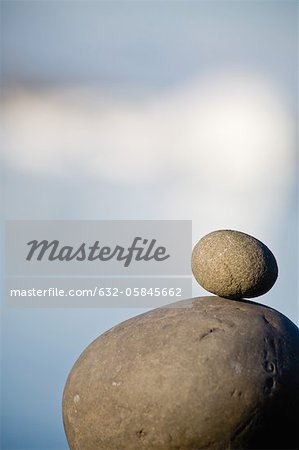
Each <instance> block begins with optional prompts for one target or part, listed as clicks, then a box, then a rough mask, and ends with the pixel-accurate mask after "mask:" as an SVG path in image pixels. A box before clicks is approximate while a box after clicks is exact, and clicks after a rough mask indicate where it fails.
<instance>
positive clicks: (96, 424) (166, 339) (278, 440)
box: [63, 296, 299, 450]
mask: <svg viewBox="0 0 299 450" xmlns="http://www.w3.org/2000/svg"><path fill="white" fill-rule="evenodd" d="M298 352H299V331H298V328H297V327H296V326H295V325H294V324H293V323H292V322H290V320H288V319H287V318H286V317H285V316H283V315H282V314H280V313H279V312H277V311H275V310H273V309H270V308H267V307H265V306H262V305H259V304H257V303H253V302H249V301H242V302H239V301H235V300H227V299H223V298H219V297H214V296H213V297H201V298H195V299H190V300H185V301H182V302H179V303H176V304H173V305H170V307H163V308H160V309H156V310H153V311H150V312H148V313H146V314H143V315H141V316H137V317H135V318H132V319H130V320H127V321H126V322H123V323H121V324H119V325H117V326H116V327H114V328H112V329H111V330H109V331H107V332H106V333H104V334H103V335H102V336H100V337H98V338H97V339H96V340H95V341H94V342H93V343H92V344H91V345H90V346H89V347H87V349H86V350H85V351H84V352H83V353H82V355H81V356H80V358H79V359H78V361H77V362H76V363H75V365H74V367H73V369H72V371H71V373H70V375H69V378H68V380H67V383H66V387H65V391H64V397H63V417H64V425H65V431H66V434H67V439H68V442H69V446H70V448H71V450H142V449H147V450H175V449H176V450H178V449H179V450H200V449H211V450H212V449H214V450H216V449H217V450H225V449H271V450H273V449H295V448H298V426H297V425H298V424H297V418H298V413H297V404H298V389H299V355H298Z"/></svg>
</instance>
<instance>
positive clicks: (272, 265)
mask: <svg viewBox="0 0 299 450" xmlns="http://www.w3.org/2000/svg"><path fill="white" fill-rule="evenodd" d="M192 271H193V274H194V277H195V278H196V280H197V282H198V283H199V284H200V285H201V286H202V287H203V288H204V289H206V290H207V291H209V292H211V293H213V294H215V295H218V296H220V297H226V298H231V299H241V298H253V297H258V296H260V295H263V294H265V293H266V292H268V291H269V290H270V289H271V288H272V286H273V285H274V283H275V281H276V279H277V276H278V267H277V263H276V259H275V257H274V255H273V253H272V252H271V251H270V250H269V248H268V247H267V246H266V245H265V244H263V243H262V242H261V241H259V240H258V239H256V238H254V237H252V236H250V235H248V234H246V233H242V232H240V231H235V230H218V231H213V232H212V233H209V234H207V235H206V236H204V237H203V238H202V239H200V241H198V243H197V244H196V245H195V247H194V249H193V253H192Z"/></svg>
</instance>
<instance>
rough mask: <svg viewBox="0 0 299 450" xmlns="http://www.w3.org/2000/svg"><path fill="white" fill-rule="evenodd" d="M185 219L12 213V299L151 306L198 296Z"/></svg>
mask: <svg viewBox="0 0 299 450" xmlns="http://www.w3.org/2000/svg"><path fill="white" fill-rule="evenodd" d="M191 248H192V223H191V221H186V220H162V221H159V220H157V221H156V220H137V221H132V220H124V221H117V220H115V221H105V220H104V221H8V222H7V223H6V239H5V268H6V301H7V305H8V306H11V307H37V308H40V307H46V308H48V307H63V308H65V307H134V308H136V307H137V308H138V307H141V308H151V307H158V306H162V305H166V304H167V303H173V302H176V301H180V300H183V299H184V298H188V297H191V296H192V288H191V285H192V283H191V267H190V259H191Z"/></svg>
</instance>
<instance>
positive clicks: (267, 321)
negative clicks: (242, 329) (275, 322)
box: [262, 314, 271, 325]
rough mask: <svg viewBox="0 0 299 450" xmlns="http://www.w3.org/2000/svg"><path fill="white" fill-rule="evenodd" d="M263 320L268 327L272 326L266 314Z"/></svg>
mask: <svg viewBox="0 0 299 450" xmlns="http://www.w3.org/2000/svg"><path fill="white" fill-rule="evenodd" d="M262 317H263V320H264V322H266V324H267V325H271V323H270V322H269V320H268V319H267V317H266V316H265V314H263V316H262Z"/></svg>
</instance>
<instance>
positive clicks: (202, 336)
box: [198, 328, 224, 341]
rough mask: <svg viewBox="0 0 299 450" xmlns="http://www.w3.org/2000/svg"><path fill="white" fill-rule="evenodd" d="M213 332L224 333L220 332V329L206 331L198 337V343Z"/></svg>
mask: <svg viewBox="0 0 299 450" xmlns="http://www.w3.org/2000/svg"><path fill="white" fill-rule="evenodd" d="M214 331H224V330H221V329H220V328H210V329H209V331H206V332H205V333H203V334H202V335H201V336H199V338H198V341H202V340H203V339H205V338H206V337H208V336H210V335H211V334H212V333H214Z"/></svg>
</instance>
